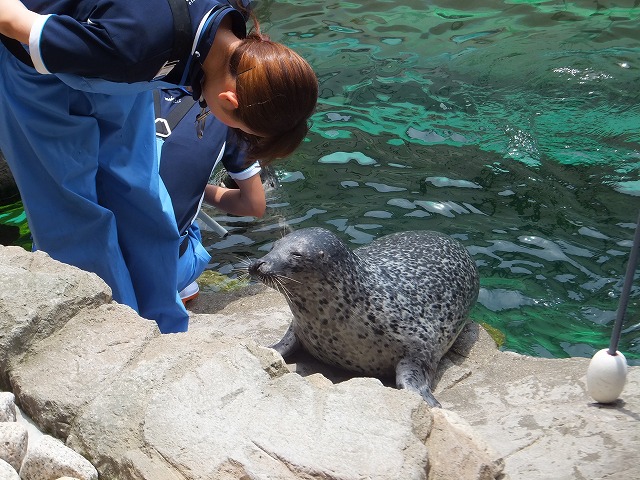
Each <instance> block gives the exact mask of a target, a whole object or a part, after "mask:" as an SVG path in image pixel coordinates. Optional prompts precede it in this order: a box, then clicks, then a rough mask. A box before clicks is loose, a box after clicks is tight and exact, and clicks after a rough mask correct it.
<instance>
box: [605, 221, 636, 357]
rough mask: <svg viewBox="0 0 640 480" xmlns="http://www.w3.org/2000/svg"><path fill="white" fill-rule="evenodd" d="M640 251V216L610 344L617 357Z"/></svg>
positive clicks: (612, 352) (611, 353) (613, 353)
mask: <svg viewBox="0 0 640 480" xmlns="http://www.w3.org/2000/svg"><path fill="white" fill-rule="evenodd" d="M638 250H640V214H639V215H638V220H637V222H636V232H635V235H634V236H633V245H631V253H629V263H628V264H627V273H626V274H625V277H624V285H623V286H622V293H621V294H620V303H619V304H618V313H617V315H616V323H615V324H614V326H613V332H612V333H611V343H610V344H609V351H608V353H609V355H615V354H616V352H617V351H618V342H619V341H620V333H621V332H622V323H623V321H624V315H625V313H626V311H627V304H628V303H629V293H630V292H631V285H632V284H633V277H634V276H635V273H636V265H637V264H638Z"/></svg>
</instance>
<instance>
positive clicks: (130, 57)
mask: <svg viewBox="0 0 640 480" xmlns="http://www.w3.org/2000/svg"><path fill="white" fill-rule="evenodd" d="M185 7H186V8H185ZM0 34H2V35H4V36H5V38H4V39H3V44H4V45H7V47H4V46H2V45H0V64H1V65H2V75H1V76H0V150H2V151H3V153H4V154H5V157H6V158H7V161H8V163H9V166H10V168H11V170H12V173H13V175H14V177H15V179H16V182H17V184H18V187H19V189H20V193H21V196H22V199H23V203H24V206H25V211H26V213H27V218H28V221H29V226H30V229H31V232H32V234H33V241H34V246H35V248H37V249H40V250H44V251H46V252H47V253H49V255H51V256H52V257H53V258H55V259H57V260H60V261H63V262H65V263H69V264H72V265H76V266H78V267H80V268H82V269H85V270H89V271H93V272H95V273H97V274H98V275H99V276H100V277H102V278H103V279H104V280H105V281H106V282H107V284H109V286H110V287H111V289H112V291H113V296H114V299H115V300H116V301H118V302H120V303H124V304H127V305H129V306H131V307H132V308H134V309H136V310H137V311H138V312H139V313H140V315H141V316H143V317H145V318H149V319H153V320H155V321H156V322H157V323H158V326H159V328H160V331H161V332H163V333H167V332H180V331H185V330H186V329H187V325H188V314H187V312H186V310H185V309H184V306H183V305H182V302H181V301H180V298H179V296H178V294H177V266H176V262H175V252H176V250H177V249H178V248H179V233H178V229H177V226H176V221H175V218H174V216H173V212H172V211H171V206H170V205H171V204H170V201H169V200H168V195H167V191H166V188H165V186H164V184H163V182H162V181H161V180H160V177H159V175H158V162H157V158H156V152H155V149H156V145H155V140H154V134H155V132H154V123H153V118H154V114H153V100H152V94H151V91H150V90H151V89H154V88H159V87H172V86H176V85H179V86H185V87H190V88H191V89H192V91H193V96H194V98H195V99H197V100H199V101H200V102H201V104H202V106H203V107H204V106H208V107H209V109H210V111H211V113H213V114H214V115H215V116H216V117H217V118H218V119H219V120H220V121H221V122H223V123H224V124H226V125H228V126H229V127H231V128H233V129H235V130H236V132H237V133H238V135H239V136H240V137H241V138H242V139H243V140H244V142H245V143H246V145H247V146H248V147H247V157H248V160H251V161H253V160H256V159H261V161H263V162H265V163H269V162H270V161H272V160H274V159H277V158H282V157H284V156H286V155H288V154H290V153H291V152H292V151H293V150H294V149H295V148H296V147H297V146H298V145H299V143H300V142H301V141H302V139H303V138H304V136H305V134H306V132H307V128H308V127H307V121H308V119H309V117H310V115H311V113H312V112H313V109H314V108H315V103H316V100H317V93H318V85H317V80H316V78H315V75H314V74H313V71H312V70H311V68H310V67H309V65H308V64H307V62H305V61H304V60H303V59H302V58H301V57H300V56H299V55H297V54H295V53H294V52H293V51H291V50H290V49H288V48H286V47H284V46H282V45H279V44H277V43H274V42H270V41H268V40H267V39H266V38H265V37H263V36H262V35H260V33H259V31H258V32H256V33H252V34H249V35H248V36H246V26H245V18H244V17H243V15H242V13H241V12H240V11H239V10H237V9H235V8H233V7H231V6H230V4H229V3H228V2H226V1H223V0H193V1H189V2H186V1H184V0H145V1H144V2H132V1H130V0H24V1H23V2H20V1H18V0H0ZM12 39H15V40H17V41H18V42H20V43H22V44H23V45H21V46H20V45H19V48H16V44H15V42H12ZM27 46H28V47H27ZM8 48H10V49H11V51H9V50H8ZM27 48H28V58H27V59H26V60H25V59H24V58H22V57H23V56H24V55H23V54H24V50H25V49H27ZM31 63H33V66H31V65H29V64H31ZM203 112H204V110H203ZM205 116H206V115H204V114H203V115H200V119H201V122H199V123H200V128H201V127H202V122H203V121H204V118H205Z"/></svg>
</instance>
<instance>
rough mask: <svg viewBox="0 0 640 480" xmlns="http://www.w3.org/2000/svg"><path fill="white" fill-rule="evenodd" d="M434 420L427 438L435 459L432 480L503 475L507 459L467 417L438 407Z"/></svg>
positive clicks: (486, 479) (485, 479)
mask: <svg viewBox="0 0 640 480" xmlns="http://www.w3.org/2000/svg"><path fill="white" fill-rule="evenodd" d="M433 423H434V426H433V429H432V430H431V433H430V434H429V438H428V439H427V448H428V449H429V459H430V460H431V465H430V467H431V468H430V469H429V480H437V479H445V478H463V479H465V480H492V479H494V478H503V477H500V475H501V474H502V471H503V469H504V461H503V460H502V458H500V457H498V455H497V454H496V453H495V452H493V451H492V449H490V448H489V447H488V446H487V445H486V443H485V442H484V440H482V439H480V438H478V436H477V435H476V434H475V433H474V432H473V429H472V428H471V426H470V425H469V424H468V423H467V422H466V421H465V420H463V419H462V418H460V417H459V416H458V415H457V414H456V413H454V412H452V411H450V410H445V409H441V408H436V409H434V410H433Z"/></svg>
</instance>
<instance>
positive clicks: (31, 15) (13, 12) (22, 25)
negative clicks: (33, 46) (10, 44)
mask: <svg viewBox="0 0 640 480" xmlns="http://www.w3.org/2000/svg"><path fill="white" fill-rule="evenodd" d="M38 17H40V15H39V14H37V13H35V12H32V11H31V10H28V9H27V7H25V6H24V5H23V4H22V2H20V1H19V0H0V33H1V34H3V35H5V36H7V37H9V38H14V39H16V40H18V41H19V42H22V43H29V33H30V32H31V26H32V25H33V23H34V22H35V21H36V19H37V18H38Z"/></svg>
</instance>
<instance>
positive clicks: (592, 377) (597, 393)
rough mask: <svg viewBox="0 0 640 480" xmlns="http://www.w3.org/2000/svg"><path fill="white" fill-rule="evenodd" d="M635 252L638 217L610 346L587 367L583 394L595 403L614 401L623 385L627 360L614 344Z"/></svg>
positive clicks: (639, 243)
mask: <svg viewBox="0 0 640 480" xmlns="http://www.w3.org/2000/svg"><path fill="white" fill-rule="evenodd" d="M638 250H640V215H638V221H637V222H636V231H635V234H634V236H633V244H632V245H631V253H630V254H629V263H628V264H627V272H626V274H625V277H624V283H623V285H622V293H621V294H620V303H619V304H618V312H617V315H616V321H615V324H614V326H613V332H612V333H611V343H610V344H609V348H605V349H604V350H600V351H599V352H597V353H596V354H595V355H594V356H593V358H592V359H591V362H590V363H589V367H588V368H587V391H588V392H589V395H591V398H593V399H594V400H595V401H596V402H599V403H613V402H615V401H616V400H617V399H618V397H619V396H620V394H621V393H622V389H623V388H624V384H625V383H627V370H628V367H627V359H626V358H625V357H624V355H623V354H622V353H620V352H619V351H618V342H619V341H620V334H621V332H622V324H623V323H624V315H625V313H626V311H627V304H628V302H629V294H630V292H631V285H632V284H633V277H634V275H635V272H636V265H637V264H638Z"/></svg>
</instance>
